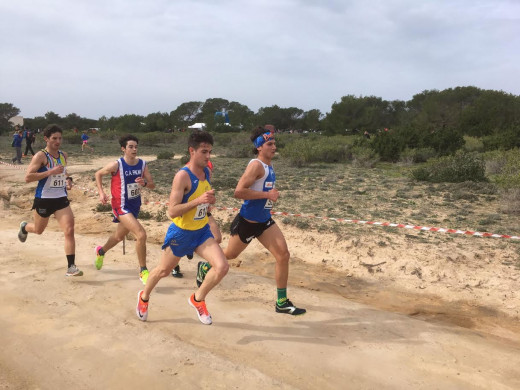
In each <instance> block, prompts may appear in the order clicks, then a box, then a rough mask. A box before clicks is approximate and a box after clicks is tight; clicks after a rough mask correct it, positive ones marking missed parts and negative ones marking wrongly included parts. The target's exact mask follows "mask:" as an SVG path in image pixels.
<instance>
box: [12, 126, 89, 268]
mask: <svg viewBox="0 0 520 390" xmlns="http://www.w3.org/2000/svg"><path fill="white" fill-rule="evenodd" d="M43 139H44V141H45V143H46V144H47V146H46V148H45V149H42V150H40V151H38V152H37V153H36V154H35V155H34V156H33V157H32V159H31V162H30V163H29V166H28V167H27V171H26V173H25V182H26V183H31V182H33V181H37V182H38V185H37V187H36V194H35V197H34V203H33V207H32V209H33V210H34V222H29V223H27V222H26V221H23V222H22V223H21V224H20V230H19V232H18V239H19V240H20V241H21V242H25V241H26V240H27V235H28V233H36V234H42V233H43V232H44V230H45V228H46V227H47V224H48V223H49V218H50V216H51V215H54V217H55V218H56V220H57V221H58V225H59V226H60V228H61V230H62V231H63V234H64V236H65V255H66V257H67V272H66V273H65V275H66V276H81V275H83V271H80V270H79V269H78V267H76V264H75V260H76V241H75V239H74V214H73V213H72V209H71V208H70V202H69V199H68V198H67V190H70V189H71V188H72V178H71V177H69V176H67V170H66V165H67V154H66V153H65V152H63V151H61V150H60V146H61V140H62V129H61V128H60V127H59V126H58V125H55V124H52V125H48V126H47V127H46V128H45V129H44V130H43Z"/></svg>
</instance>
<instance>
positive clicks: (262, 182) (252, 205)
mask: <svg viewBox="0 0 520 390" xmlns="http://www.w3.org/2000/svg"><path fill="white" fill-rule="evenodd" d="M253 161H259V162H260V163H262V166H263V167H264V176H262V177H261V178H260V179H258V180H256V181H255V182H254V183H253V185H252V186H251V187H249V188H250V189H252V190H254V191H264V192H268V191H270V190H272V189H273V188H274V182H275V180H276V177H275V175H274V170H273V167H272V166H271V165H267V164H265V163H263V162H262V161H261V160H259V159H257V158H255V159H253V160H251V161H249V164H251V163H252V162H253ZM249 164H248V165H249ZM272 209H273V201H272V200H270V199H248V200H245V201H244V203H243V204H242V207H241V208H240V215H241V216H242V217H244V218H245V219H247V220H249V221H253V222H260V223H263V222H267V221H268V220H269V219H270V218H271V210H272Z"/></svg>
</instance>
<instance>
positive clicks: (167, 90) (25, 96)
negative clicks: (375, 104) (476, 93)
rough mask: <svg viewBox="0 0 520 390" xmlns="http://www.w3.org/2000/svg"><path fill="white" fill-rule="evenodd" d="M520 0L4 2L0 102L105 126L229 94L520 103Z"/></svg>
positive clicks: (291, 100) (268, 98)
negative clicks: (468, 95) (457, 92)
mask: <svg viewBox="0 0 520 390" xmlns="http://www.w3.org/2000/svg"><path fill="white" fill-rule="evenodd" d="M519 19H520V1H518V0H510V1H508V0H495V1H493V0H487V1H483V0H364V1H362V0H356V1H354V0H343V1H341V0H332V1H330V0H329V1H327V0H322V1H319V0H317V1H310V0H257V1H247V0H243V1H240V0H228V1H226V0H207V1H206V0H194V1H188V0H176V1H174V0H118V1H112V0H88V1H84V0H41V1H40V0H15V1H13V0H0V32H1V34H0V42H1V44H0V50H1V58H0V103H12V104H14V105H15V106H16V107H18V108H19V109H20V110H21V115H22V116H24V117H34V116H40V115H45V113H46V112H48V111H53V112H55V113H57V114H59V115H61V116H66V115H68V114H70V113H76V114H78V115H80V116H82V117H87V118H92V119H98V118H99V117H101V116H103V115H106V116H107V117H110V116H120V115H124V114H140V115H147V114H149V113H153V112H170V111H172V110H174V109H175V108H176V107H177V106H178V105H179V104H181V103H183V102H188V101H194V100H196V101H205V100H206V99H208V98H224V99H227V100H229V101H237V102H239V103H241V104H244V105H246V106H248V107H249V108H250V109H252V110H253V111H255V112H256V111H257V110H258V109H259V108H260V107H267V106H272V105H275V104H277V105H278V106H280V107H298V108H301V109H304V110H310V109H313V108H317V109H320V110H321V111H322V112H323V113H326V112H329V111H330V108H331V105H332V104H333V103H334V102H335V101H339V100H340V99H341V97H342V96H346V95H356V96H360V95H362V96H369V95H375V96H379V97H381V98H383V99H385V100H394V99H400V100H409V99H411V98H412V96H413V95H414V94H416V93H420V92H422V91H424V90H426V89H439V90H442V89H445V88H450V87H457V86H468V85H472V86H476V87H479V88H483V89H495V90H503V91H505V92H508V93H512V94H515V95H519V94H520V71H519V69H520V20H519Z"/></svg>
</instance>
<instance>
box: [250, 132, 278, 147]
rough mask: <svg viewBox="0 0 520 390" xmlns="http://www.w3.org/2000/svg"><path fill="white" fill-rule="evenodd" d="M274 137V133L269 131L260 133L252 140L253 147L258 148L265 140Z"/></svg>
mask: <svg viewBox="0 0 520 390" xmlns="http://www.w3.org/2000/svg"><path fill="white" fill-rule="evenodd" d="M273 139H274V134H273V133H271V132H270V131H268V132H266V133H264V134H260V135H259V136H258V137H256V139H255V140H254V141H253V144H254V145H255V148H259V147H260V146H262V145H263V144H265V143H266V142H267V141H271V140H273Z"/></svg>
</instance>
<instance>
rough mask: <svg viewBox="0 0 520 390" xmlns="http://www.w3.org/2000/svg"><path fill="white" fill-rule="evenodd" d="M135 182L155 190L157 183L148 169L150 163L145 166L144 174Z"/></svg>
mask: <svg viewBox="0 0 520 390" xmlns="http://www.w3.org/2000/svg"><path fill="white" fill-rule="evenodd" d="M135 182H136V183H137V184H139V185H140V186H143V187H146V188H148V189H149V190H153V189H154V188H155V183H154V181H153V178H152V174H151V173H150V170H149V169H148V165H146V166H145V167H144V172H143V176H142V177H138V178H137V179H135Z"/></svg>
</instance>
